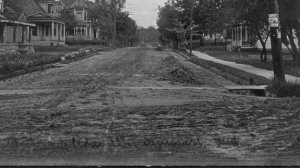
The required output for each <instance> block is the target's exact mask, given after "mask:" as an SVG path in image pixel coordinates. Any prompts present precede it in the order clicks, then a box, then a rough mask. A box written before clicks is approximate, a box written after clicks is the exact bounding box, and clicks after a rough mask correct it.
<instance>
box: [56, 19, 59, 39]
mask: <svg viewBox="0 0 300 168" xmlns="http://www.w3.org/2000/svg"><path fill="white" fill-rule="evenodd" d="M58 24H59V23H56V37H57V38H56V39H57V40H59V30H58Z"/></svg>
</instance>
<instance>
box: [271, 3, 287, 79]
mask: <svg viewBox="0 0 300 168" xmlns="http://www.w3.org/2000/svg"><path fill="white" fill-rule="evenodd" d="M269 2H270V3H269V4H270V12H271V13H270V15H269V22H270V32H271V46H272V58H273V69H274V80H275V82H278V83H284V82H285V73H284V67H283V59H282V44H281V33H280V21H279V6H278V0H269Z"/></svg>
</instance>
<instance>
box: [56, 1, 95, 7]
mask: <svg viewBox="0 0 300 168" xmlns="http://www.w3.org/2000/svg"><path fill="white" fill-rule="evenodd" d="M60 1H61V2H62V3H63V4H64V5H65V7H66V8H74V6H75V5H76V4H77V3H82V4H84V6H85V7H87V8H93V7H94V2H92V1H89V0H60Z"/></svg>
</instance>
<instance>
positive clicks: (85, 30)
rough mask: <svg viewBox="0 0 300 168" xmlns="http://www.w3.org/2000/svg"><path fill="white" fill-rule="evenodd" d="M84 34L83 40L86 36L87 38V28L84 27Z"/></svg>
mask: <svg viewBox="0 0 300 168" xmlns="http://www.w3.org/2000/svg"><path fill="white" fill-rule="evenodd" d="M84 33H85V38H87V36H88V33H87V27H84Z"/></svg>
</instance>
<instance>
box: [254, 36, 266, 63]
mask: <svg viewBox="0 0 300 168" xmlns="http://www.w3.org/2000/svg"><path fill="white" fill-rule="evenodd" d="M256 36H257V38H258V40H259V42H260V44H261V46H262V48H263V49H262V50H261V52H260V61H261V62H264V63H265V62H267V48H266V42H265V41H264V40H263V38H262V37H261V35H260V33H256Z"/></svg>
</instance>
